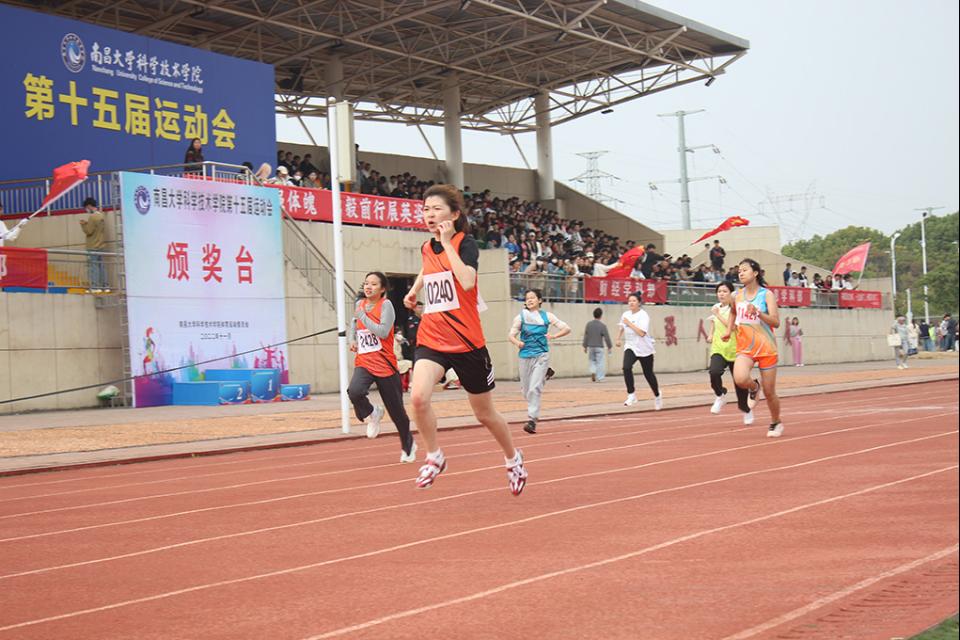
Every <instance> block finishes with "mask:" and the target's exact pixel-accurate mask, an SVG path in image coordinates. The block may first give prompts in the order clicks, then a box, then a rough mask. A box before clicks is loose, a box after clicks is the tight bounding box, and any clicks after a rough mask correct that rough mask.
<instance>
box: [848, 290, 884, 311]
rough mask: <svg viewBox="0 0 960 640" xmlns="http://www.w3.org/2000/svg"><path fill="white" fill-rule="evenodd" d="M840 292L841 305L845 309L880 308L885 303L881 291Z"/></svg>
mask: <svg viewBox="0 0 960 640" xmlns="http://www.w3.org/2000/svg"><path fill="white" fill-rule="evenodd" d="M838 293H839V294H840V295H839V298H840V307H842V308H845V309H850V308H856V309H879V308H881V305H882V303H883V296H882V295H881V294H880V292H879V291H856V290H853V291H851V290H843V291H839V292H838Z"/></svg>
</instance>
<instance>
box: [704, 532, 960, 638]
mask: <svg viewBox="0 0 960 640" xmlns="http://www.w3.org/2000/svg"><path fill="white" fill-rule="evenodd" d="M958 549H960V545H956V544H955V545H953V546H952V547H947V548H945V549H941V550H940V551H937V552H935V553H931V554H930V555H928V556H926V557H924V558H920V559H918V560H914V561H913V562H908V563H906V564H902V565H900V566H899V567H897V568H895V569H890V570H889V571H884V572H883V573H878V574H877V575H875V576H873V577H871V578H867V579H866V580H861V581H860V582H858V583H857V584H854V585H851V586H849V587H846V588H845V589H841V590H840V591H837V592H835V593H831V594H830V595H828V596H824V597H822V598H819V599H817V600H814V601H813V602H811V603H810V604H808V605H806V606H803V607H800V608H798V609H794V610H793V611H790V612H788V613H785V614H783V615H782V616H777V617H776V618H771V619H770V620H767V621H766V622H764V623H762V624H758V625H757V626H755V627H750V628H749V629H744V630H743V631H739V632H737V633H735V634H733V635H731V636H727V637H726V638H724V639H723V640H744V638H752V637H753V636H755V635H757V634H758V633H763V632H764V631H769V630H770V629H773V628H774V627H779V626H780V625H782V624H784V623H787V622H790V621H791V620H796V619H797V618H799V617H801V616H805V615H807V614H808V613H811V612H813V611H816V610H817V609H820V608H822V607H825V606H826V605H828V604H830V603H832V602H836V601H837V600H840V599H842V598H846V597H847V596H849V595H851V594H853V593H856V592H857V591H860V590H862V589H866V588H867V587H870V586H872V585H874V584H876V583H878V582H880V581H881V580H886V579H887V578H893V577H895V576H898V575H900V574H901V573H906V572H908V571H913V570H914V569H916V568H918V567H922V566H923V565H925V564H927V563H929V562H934V561H935V560H939V559H941V558H944V557H946V556H949V555H951V554H954V553H956V552H957V550H958Z"/></svg>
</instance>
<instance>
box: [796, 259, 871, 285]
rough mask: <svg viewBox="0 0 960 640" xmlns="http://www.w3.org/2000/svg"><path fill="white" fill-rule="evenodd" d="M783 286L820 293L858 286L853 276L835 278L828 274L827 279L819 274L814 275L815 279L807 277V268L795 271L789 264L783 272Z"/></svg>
mask: <svg viewBox="0 0 960 640" xmlns="http://www.w3.org/2000/svg"><path fill="white" fill-rule="evenodd" d="M783 286H785V287H803V288H807V289H816V290H818V291H841V290H844V289H846V290H852V289H856V288H857V286H858V284H857V283H854V281H853V276H851V275H850V274H849V273H848V274H846V275H837V276H833V275H832V274H827V277H825V278H824V277H823V276H821V275H820V274H819V273H815V274H813V277H812V278H811V277H809V276H808V275H807V268H806V267H805V266H804V267H800V270H799V271H794V270H793V265H792V264H791V263H789V262H788V263H787V264H786V266H785V268H784V270H783Z"/></svg>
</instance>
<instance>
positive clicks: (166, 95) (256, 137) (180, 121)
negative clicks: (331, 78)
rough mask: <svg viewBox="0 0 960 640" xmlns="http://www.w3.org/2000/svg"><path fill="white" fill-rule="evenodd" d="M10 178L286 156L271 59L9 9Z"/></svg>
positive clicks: (0, 115) (5, 82) (4, 106)
mask: <svg viewBox="0 0 960 640" xmlns="http://www.w3.org/2000/svg"><path fill="white" fill-rule="evenodd" d="M0 23H2V24H3V40H2V42H0V51H3V58H4V64H3V66H2V68H0V83H2V84H0V87H2V88H0V92H2V94H3V96H4V99H3V100H2V101H0V122H2V123H3V130H4V138H5V143H6V149H7V152H6V153H4V154H3V155H2V158H0V180H11V179H22V178H37V177H43V176H49V175H50V172H51V170H52V169H53V167H55V166H58V165H61V164H63V163H64V162H69V161H75V160H80V159H89V160H90V161H91V167H90V169H91V171H104V170H113V169H124V168H137V167H147V166H156V165H167V164H177V163H182V162H184V157H185V155H186V150H187V147H188V146H189V145H190V142H191V140H192V139H194V138H198V139H199V140H200V141H201V144H202V145H203V157H204V159H205V160H213V161H217V162H227V163H233V164H241V163H243V162H244V161H249V162H251V163H253V164H254V165H255V166H257V165H259V163H261V162H270V163H271V164H272V163H274V162H275V161H276V127H275V122H274V103H273V95H274V75H273V67H272V66H270V65H266V64H262V63H259V62H253V61H249V60H241V59H238V58H231V57H229V56H224V55H220V54H216V53H210V52H208V51H202V50H200V49H194V48H191V47H185V46H181V45H178V44H173V43H170V42H164V41H162V40H155V39H153V38H146V37H143V36H137V35H132V34H129V33H125V32H122V31H115V30H113V29H106V28H103V27H98V26H95V25H91V24H87V23H84V22H77V21H74V20H68V19H65V18H59V17H56V16H50V15H46V14H41V13H36V12H33V11H29V10H24V9H17V8H13V7H10V6H6V5H0Z"/></svg>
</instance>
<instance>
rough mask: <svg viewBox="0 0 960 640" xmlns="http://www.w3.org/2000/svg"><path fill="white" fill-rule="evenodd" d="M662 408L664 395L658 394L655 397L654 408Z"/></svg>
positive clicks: (655, 409)
mask: <svg viewBox="0 0 960 640" xmlns="http://www.w3.org/2000/svg"><path fill="white" fill-rule="evenodd" d="M660 409H663V396H662V395H660V396H657V397H655V398H654V399H653V410H654V411H660Z"/></svg>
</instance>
